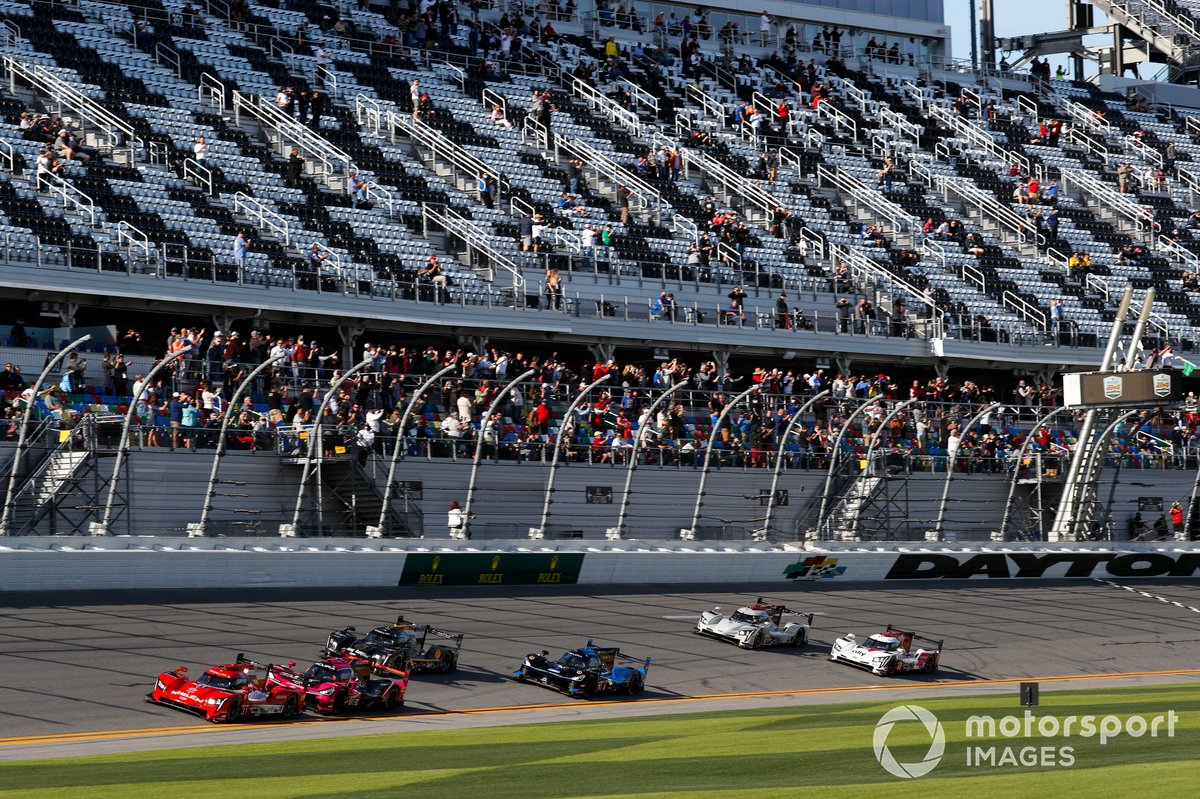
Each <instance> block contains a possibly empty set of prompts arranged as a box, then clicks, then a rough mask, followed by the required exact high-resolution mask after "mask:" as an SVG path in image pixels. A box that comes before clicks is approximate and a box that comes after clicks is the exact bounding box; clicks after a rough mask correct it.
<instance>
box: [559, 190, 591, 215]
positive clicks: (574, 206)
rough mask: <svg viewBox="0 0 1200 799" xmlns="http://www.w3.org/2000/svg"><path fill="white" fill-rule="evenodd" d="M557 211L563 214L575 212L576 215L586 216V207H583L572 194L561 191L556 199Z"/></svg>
mask: <svg viewBox="0 0 1200 799" xmlns="http://www.w3.org/2000/svg"><path fill="white" fill-rule="evenodd" d="M558 211H559V213H561V214H563V215H564V216H568V217H569V216H570V215H571V214H576V215H578V216H587V208H585V207H584V206H583V205H582V204H581V203H580V202H579V201H577V200H576V199H575V198H574V197H573V196H571V195H570V194H567V193H566V192H563V193H562V195H561V196H560V198H559V201H558Z"/></svg>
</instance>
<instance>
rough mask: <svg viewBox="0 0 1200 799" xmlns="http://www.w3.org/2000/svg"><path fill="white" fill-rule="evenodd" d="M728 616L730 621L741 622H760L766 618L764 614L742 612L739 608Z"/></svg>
mask: <svg viewBox="0 0 1200 799" xmlns="http://www.w3.org/2000/svg"><path fill="white" fill-rule="evenodd" d="M729 618H730V620H731V621H740V622H742V623H743V624H761V623H763V622H764V621H766V620H767V617H766V616H760V615H758V614H757V613H742V612H741V611H740V610H739V611H738V612H737V613H734V614H733V615H732V616H730V617H729Z"/></svg>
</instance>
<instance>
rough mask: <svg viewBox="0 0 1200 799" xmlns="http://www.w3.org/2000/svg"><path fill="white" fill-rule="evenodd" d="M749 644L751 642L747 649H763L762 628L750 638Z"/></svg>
mask: <svg viewBox="0 0 1200 799" xmlns="http://www.w3.org/2000/svg"><path fill="white" fill-rule="evenodd" d="M749 644H750V646H748V647H746V648H747V649H761V648H762V645H763V634H762V631H761V630H759V631H758V632H756V633H755V634H754V637H753V638H751V639H750V641H749Z"/></svg>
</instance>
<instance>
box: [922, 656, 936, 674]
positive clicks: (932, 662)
mask: <svg viewBox="0 0 1200 799" xmlns="http://www.w3.org/2000/svg"><path fill="white" fill-rule="evenodd" d="M937 670H938V662H937V658H929V660H926V661H925V665H924V666H922V667H921V671H923V672H925V673H926V674H935V673H937Z"/></svg>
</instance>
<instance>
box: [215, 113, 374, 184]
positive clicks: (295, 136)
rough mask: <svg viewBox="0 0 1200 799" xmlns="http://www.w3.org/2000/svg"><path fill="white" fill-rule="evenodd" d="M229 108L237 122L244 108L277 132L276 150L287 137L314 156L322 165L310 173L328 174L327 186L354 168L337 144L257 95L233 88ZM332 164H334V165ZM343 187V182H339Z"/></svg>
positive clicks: (283, 149) (284, 145)
mask: <svg viewBox="0 0 1200 799" xmlns="http://www.w3.org/2000/svg"><path fill="white" fill-rule="evenodd" d="M233 108H234V115H235V118H236V121H237V123H238V124H239V125H240V124H241V114H242V112H246V113H248V114H250V116H252V117H254V118H255V119H256V120H258V121H259V122H260V123H261V124H263V125H265V126H266V127H268V128H270V129H272V130H274V131H275V133H276V134H277V135H278V136H279V141H278V145H279V148H280V154H281V155H283V154H285V153H286V151H287V149H288V147H289V144H288V142H289V141H291V142H292V143H293V144H294V146H296V147H297V148H299V149H300V150H301V151H302V152H304V154H305V157H310V158H315V159H316V160H317V161H318V162H320V163H321V164H322V165H323V166H324V167H325V169H324V170H314V171H313V174H321V175H328V176H329V180H328V181H326V182H327V183H329V184H330V186H331V187H333V188H337V186H335V185H334V184H333V183H332V182H331V181H333V180H334V179H340V180H341V181H342V183H343V184H344V183H345V180H346V177H347V176H348V175H349V174H350V173H351V172H358V167H357V166H355V164H354V160H353V159H352V158H351V157H350V156H349V155H348V154H347V153H346V152H345V151H343V150H342V149H341V148H339V147H337V146H335V145H334V144H333V143H332V142H330V141H329V140H328V139H326V138H325V137H324V136H321V135H320V134H319V133H316V132H314V131H313V130H312V129H310V128H309V127H308V126H307V125H304V124H302V123H301V122H300V121H299V120H297V119H296V118H295V117H292V116H289V115H287V114H285V113H283V112H282V111H280V110H279V109H278V108H276V107H275V105H274V104H272V103H269V102H267V101H266V100H265V99H264V98H262V97H259V96H257V95H248V94H243V93H241V92H237V91H235V92H234V93H233ZM335 167H336V168H335ZM343 187H344V186H343Z"/></svg>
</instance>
